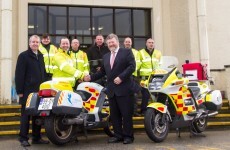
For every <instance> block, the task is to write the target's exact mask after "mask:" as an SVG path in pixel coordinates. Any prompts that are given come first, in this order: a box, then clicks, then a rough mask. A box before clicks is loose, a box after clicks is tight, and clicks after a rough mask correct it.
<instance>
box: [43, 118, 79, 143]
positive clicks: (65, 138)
mask: <svg viewBox="0 0 230 150" xmlns="http://www.w3.org/2000/svg"><path fill="white" fill-rule="evenodd" d="M62 119H63V116H55V115H53V114H51V115H50V116H49V117H46V118H45V123H44V127H45V130H46V135H47V137H48V139H49V140H50V141H51V142H52V143H53V144H55V145H64V144H66V143H68V142H70V141H71V140H72V139H74V138H76V126H74V125H64V124H62Z"/></svg>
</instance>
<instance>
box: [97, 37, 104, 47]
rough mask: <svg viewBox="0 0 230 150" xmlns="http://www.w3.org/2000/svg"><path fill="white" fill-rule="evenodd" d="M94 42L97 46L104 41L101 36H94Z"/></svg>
mask: <svg viewBox="0 0 230 150" xmlns="http://www.w3.org/2000/svg"><path fill="white" fill-rule="evenodd" d="M95 42H96V44H97V46H101V45H102V44H103V43H104V38H103V37H102V36H96V39H95Z"/></svg>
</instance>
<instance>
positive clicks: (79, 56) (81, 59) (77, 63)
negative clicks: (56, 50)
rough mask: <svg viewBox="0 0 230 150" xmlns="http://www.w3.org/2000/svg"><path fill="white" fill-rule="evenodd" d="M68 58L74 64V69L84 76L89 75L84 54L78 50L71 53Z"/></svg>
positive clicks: (86, 58)
mask: <svg viewBox="0 0 230 150" xmlns="http://www.w3.org/2000/svg"><path fill="white" fill-rule="evenodd" d="M70 57H71V58H72V60H73V62H74V67H75V68H76V69H78V70H80V71H82V72H84V73H85V74H89V62H88V57H87V54H86V53H85V52H83V51H82V50H78V51H77V52H73V51H71V53H70Z"/></svg>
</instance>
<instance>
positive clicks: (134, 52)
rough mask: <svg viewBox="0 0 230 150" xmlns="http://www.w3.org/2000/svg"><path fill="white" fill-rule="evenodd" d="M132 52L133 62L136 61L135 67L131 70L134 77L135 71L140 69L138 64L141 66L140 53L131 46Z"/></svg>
mask: <svg viewBox="0 0 230 150" xmlns="http://www.w3.org/2000/svg"><path fill="white" fill-rule="evenodd" d="M132 52H133V56H134V59H135V62H136V69H135V71H134V72H133V75H134V76H135V77H137V72H138V70H139V69H140V66H141V60H140V53H139V52H138V50H136V49H134V48H132Z"/></svg>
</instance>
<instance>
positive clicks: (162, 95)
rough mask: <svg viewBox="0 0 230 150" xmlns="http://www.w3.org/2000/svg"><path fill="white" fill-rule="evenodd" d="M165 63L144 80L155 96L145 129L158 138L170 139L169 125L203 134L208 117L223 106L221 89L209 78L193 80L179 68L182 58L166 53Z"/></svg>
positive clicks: (158, 140)
mask: <svg viewBox="0 0 230 150" xmlns="http://www.w3.org/2000/svg"><path fill="white" fill-rule="evenodd" d="M162 60H163V61H162V65H161V67H160V68H158V69H155V70H154V71H153V72H152V74H151V75H150V76H149V78H148V80H146V81H141V85H142V86H145V87H146V88H147V89H148V91H149V93H150V95H151V97H152V99H154V100H155V101H154V102H153V103H151V104H149V105H148V106H147V111H146V113H145V118H144V126H145V131H146V133H147V135H148V137H149V138H150V139H151V140H152V141H154V142H162V141H164V140H165V139H166V137H167V135H168V132H169V128H170V127H171V128H175V129H177V131H178V133H179V136H180V129H181V128H183V127H189V129H190V133H191V135H199V134H200V133H202V132H203V131H205V129H206V127H207V121H208V117H210V116H214V115H217V114H218V110H219V109H220V108H221V106H222V97H221V93H220V91H219V90H211V89H210V88H209V85H208V83H206V82H205V81H189V79H188V78H187V77H186V75H183V74H181V73H180V72H179V70H178V69H177V67H176V65H177V64H178V60H177V58H175V57H172V56H164V57H163V58H162Z"/></svg>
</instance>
